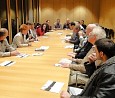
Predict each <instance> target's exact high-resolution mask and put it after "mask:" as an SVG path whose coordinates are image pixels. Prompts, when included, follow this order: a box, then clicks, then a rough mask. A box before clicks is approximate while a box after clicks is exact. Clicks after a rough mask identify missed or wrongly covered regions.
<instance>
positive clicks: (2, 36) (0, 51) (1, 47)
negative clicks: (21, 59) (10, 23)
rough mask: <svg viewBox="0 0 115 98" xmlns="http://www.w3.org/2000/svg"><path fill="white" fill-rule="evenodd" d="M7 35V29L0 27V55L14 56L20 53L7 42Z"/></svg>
mask: <svg viewBox="0 0 115 98" xmlns="http://www.w3.org/2000/svg"><path fill="white" fill-rule="evenodd" d="M7 36H8V30H7V29H5V28H1V29H0V57H6V56H16V55H18V54H20V53H19V52H18V51H16V49H15V48H13V47H12V46H10V45H9V44H8V41H7V39H6V37H7Z"/></svg>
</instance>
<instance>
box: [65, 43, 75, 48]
mask: <svg viewBox="0 0 115 98" xmlns="http://www.w3.org/2000/svg"><path fill="white" fill-rule="evenodd" d="M65 48H70V49H72V48H74V45H73V44H71V45H66V46H65Z"/></svg>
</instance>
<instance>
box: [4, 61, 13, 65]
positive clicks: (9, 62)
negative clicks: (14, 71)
mask: <svg viewBox="0 0 115 98" xmlns="http://www.w3.org/2000/svg"><path fill="white" fill-rule="evenodd" d="M13 62H14V61H10V62H9V63H7V64H5V65H4V66H7V65H9V64H11V63H13Z"/></svg>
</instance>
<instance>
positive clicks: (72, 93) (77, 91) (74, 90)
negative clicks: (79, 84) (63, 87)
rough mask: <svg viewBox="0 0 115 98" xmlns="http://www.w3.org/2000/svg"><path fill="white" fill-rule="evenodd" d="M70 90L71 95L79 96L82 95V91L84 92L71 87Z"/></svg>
mask: <svg viewBox="0 0 115 98" xmlns="http://www.w3.org/2000/svg"><path fill="white" fill-rule="evenodd" d="M68 89H69V93H70V94H71V95H78V94H80V93H81V92H82V90H83V89H81V88H76V87H69V88H68Z"/></svg>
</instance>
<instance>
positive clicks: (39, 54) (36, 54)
mask: <svg viewBox="0 0 115 98" xmlns="http://www.w3.org/2000/svg"><path fill="white" fill-rule="evenodd" d="M41 55H43V53H34V54H32V56H41Z"/></svg>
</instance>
